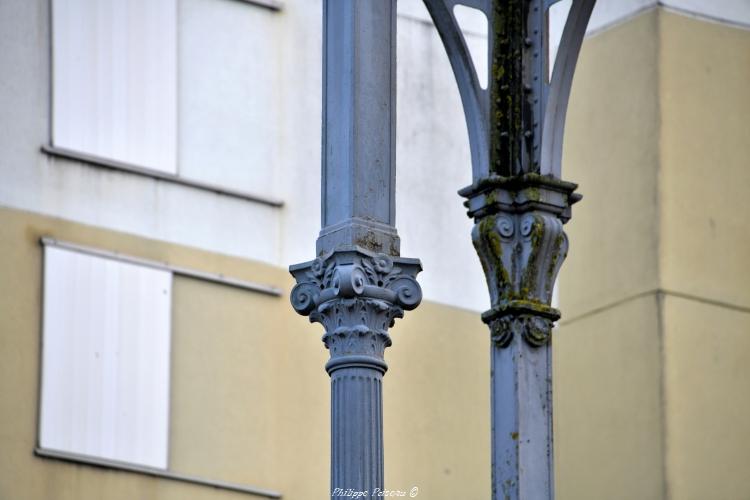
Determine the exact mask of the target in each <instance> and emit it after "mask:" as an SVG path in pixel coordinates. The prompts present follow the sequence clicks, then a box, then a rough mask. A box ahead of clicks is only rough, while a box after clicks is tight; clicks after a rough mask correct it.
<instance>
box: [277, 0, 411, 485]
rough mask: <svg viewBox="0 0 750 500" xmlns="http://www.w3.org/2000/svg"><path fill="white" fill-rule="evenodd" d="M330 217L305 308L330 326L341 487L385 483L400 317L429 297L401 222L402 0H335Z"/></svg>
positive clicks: (300, 294) (326, 136) (307, 278)
mask: <svg viewBox="0 0 750 500" xmlns="http://www.w3.org/2000/svg"><path fill="white" fill-rule="evenodd" d="M323 23H324V35H323V54H324V56H323V67H324V69H323V72H324V78H323V80H324V84H323V89H324V90H323V159H322V160H323V168H322V170H323V182H322V229H321V231H320V236H319V237H318V241H317V255H318V257H317V258H316V259H315V260H312V261H310V262H305V263H302V264H297V265H293V266H291V267H290V271H291V273H292V275H293V276H294V278H295V279H296V281H297V285H296V286H295V287H294V289H293V290H292V293H291V301H292V305H293V306H294V309H295V310H296V311H297V312H298V313H300V314H303V315H308V316H309V317H310V321H312V322H318V323H321V324H322V325H323V327H324V328H325V334H324V335H323V342H324V344H325V346H326V348H328V350H329V351H330V356H331V357H330V360H329V361H328V363H327V364H326V370H327V371H328V373H329V374H330V376H331V497H332V498H352V495H356V494H359V495H360V496H359V497H360V498H362V497H364V498H371V497H373V496H376V495H377V491H378V490H380V491H382V490H383V417H382V414H383V413H382V412H383V410H382V408H383V401H382V377H383V374H384V373H385V371H386V369H387V365H386V363H385V360H384V351H385V348H386V347H388V346H390V345H391V339H390V337H389V335H388V328H389V327H390V326H392V325H393V321H394V320H395V319H396V318H400V317H402V316H403V314H404V310H409V309H414V308H415V307H417V305H418V304H419V302H420V300H421V298H422V292H421V290H420V287H419V284H418V283H417V281H416V279H415V277H416V275H417V273H418V272H419V271H420V270H421V265H420V263H419V260H417V259H407V258H401V257H399V239H398V235H397V233H396V228H395V227H394V224H395V219H396V217H395V173H396V171H395V168H396V166H395V150H396V144H395V130H396V117H395V113H396V106H395V99H396V92H395V87H396V82H395V77H396V71H395V44H396V1H395V0H377V1H372V0H325V2H324V10H323Z"/></svg>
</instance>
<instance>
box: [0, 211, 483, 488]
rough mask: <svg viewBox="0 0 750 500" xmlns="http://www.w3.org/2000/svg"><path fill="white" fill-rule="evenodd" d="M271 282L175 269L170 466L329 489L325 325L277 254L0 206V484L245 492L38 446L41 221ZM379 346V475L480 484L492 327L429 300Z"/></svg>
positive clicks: (83, 240)
mask: <svg viewBox="0 0 750 500" xmlns="http://www.w3.org/2000/svg"><path fill="white" fill-rule="evenodd" d="M45 235H46V236H52V237H54V238H57V239H60V240H66V241H71V242H74V243H78V244H83V245H88V246H94V247H97V248H102V249H106V250H114V251H119V252H122V253H125V254H129V255H134V256H137V257H142V258H149V259H154V260H160V261H167V262H170V263H172V264H175V265H179V266H184V267H191V268H195V269H200V270H205V271H210V272H217V273H222V274H224V275H227V276H232V277H236V278H241V279H246V280H251V281H257V282H262V283H270V284H274V285H276V286H279V287H281V288H282V289H284V291H285V295H284V296H283V297H280V298H275V297H269V296H264V295H260V294H255V293H252V292H246V291H241V290H237V289H232V288H228V287H225V286H222V285H217V284H212V283H207V282H202V281H197V280H194V279H189V278H184V277H179V276H178V277H175V281H174V293H173V340H172V395H171V429H170V432H171V434H170V463H171V469H172V470H174V471H176V472H179V473H184V474H191V475H195V476H199V477H203V478H208V479H214V480H224V481H230V482H235V483H241V484H250V485H254V486H259V487H264V488H268V489H275V490H278V491H281V492H282V493H283V494H284V498H287V499H298V500H308V499H313V498H325V497H326V496H327V493H328V483H329V457H330V454H329V438H330V431H329V404H330V397H329V379H328V375H327V374H326V373H325V370H324V368H323V366H324V364H325V361H326V360H327V357H328V355H327V351H325V349H324V347H323V345H322V343H321V341H320V337H321V335H322V327H320V326H319V325H310V324H309V323H308V321H307V318H303V317H301V316H298V315H296V314H295V313H294V312H293V310H292V309H291V306H290V305H289V303H288V291H289V289H290V288H291V285H292V281H291V277H290V276H289V275H288V273H287V272H286V271H285V270H284V269H278V268H273V267H270V266H266V265H260V264H257V263H252V262H248V261H245V260H242V259H236V258H230V257H226V256H222V255H217V254H211V253H206V252H202V251H199V250H195V249H191V248H186V247H181V246H176V245H172V244H167V243H163V242H158V241H153V240H146V239H143V238H139V237H135V236H132V235H126V234H122V233H115V232H111V231H106V230H102V229H95V228H92V227H87V226H82V225H79V224H75V223H71V222H66V221H63V220H60V219H53V218H49V217H43V216H38V215H33V214H29V213H25V212H19V211H14V210H9V209H0V255H2V256H3V259H2V260H0V283H2V286H3V293H2V294H0V394H2V396H3V397H2V398H1V399H0V422H1V423H2V425H0V444H1V446H2V453H0V499H3V500H5V499H8V500H36V499H38V500H50V499H54V500H88V499H91V500H94V499H96V500H100V499H117V500H120V499H122V500H134V499H138V500H152V499H153V500H155V499H159V500H169V499H175V500H177V499H179V500H184V499H186V498H189V499H191V500H202V499H212V500H213V499H224V498H226V499H230V498H250V496H248V495H247V494H242V493H233V492H228V491H223V490H218V489H215V488H211V487H206V486H199V485H191V484H186V483H182V482H177V481H174V480H169V479H155V478H152V477H148V476H144V475H141V474H138V473H130V472H122V471H112V470H107V469H101V468H97V467H92V466H89V465H77V464H73V463H69V462H63V461H58V460H53V459H48V458H40V457H36V456H34V454H33V450H34V446H35V443H36V415H37V399H38V374H39V347H40V346H39V341H40V328H41V327H40V318H41V306H42V304H41V280H42V274H41V273H42V248H41V246H40V244H39V238H40V237H41V236H45ZM392 335H393V342H394V346H393V347H392V348H391V349H389V350H388V351H387V353H386V357H387V360H388V361H389V363H390V369H389V372H388V373H387V374H386V377H385V390H384V399H385V408H384V422H385V429H386V431H385V448H386V450H385V458H386V464H387V466H386V487H388V488H392V489H407V490H408V489H410V488H411V487H413V486H417V487H418V488H419V491H420V497H421V498H429V499H445V500H448V499H455V498H465V499H481V498H485V497H486V493H487V491H489V473H490V467H489V434H490V428H489V411H488V409H489V390H488V386H489V359H488V344H489V339H488V335H487V332H486V327H485V326H484V325H483V324H482V323H481V322H480V321H479V319H478V317H477V315H476V314H475V313H472V312H468V311H464V310H460V309H455V308H451V307H448V306H444V305H438V304H433V303H429V302H428V303H425V304H422V306H421V307H420V308H419V309H418V310H417V311H413V312H411V313H409V314H407V316H406V318H405V319H403V320H399V321H398V322H397V325H396V327H395V328H393V329H392Z"/></svg>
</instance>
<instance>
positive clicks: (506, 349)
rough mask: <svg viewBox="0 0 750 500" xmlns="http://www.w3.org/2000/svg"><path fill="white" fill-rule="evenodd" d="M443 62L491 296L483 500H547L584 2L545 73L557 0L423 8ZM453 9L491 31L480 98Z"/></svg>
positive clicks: (432, 1)
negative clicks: (488, 493) (463, 126)
mask: <svg viewBox="0 0 750 500" xmlns="http://www.w3.org/2000/svg"><path fill="white" fill-rule="evenodd" d="M424 1H425V5H426V6H427V8H428V10H429V11H430V14H431V16H432V19H433V21H434V22H435V26H436V27H437V29H438V32H439V33H440V36H441V38H442V40H443V44H444V45H445V48H446V51H447V52H448V58H449V60H450V62H451V66H452V67H453V72H454V74H455V76H456V80H457V82H458V88H459V92H460V94H461V100H462V102H463V106H464V113H465V115H466V120H467V125H468V130H469V141H470V144H471V160H472V172H473V179H474V182H473V184H472V185H471V186H468V187H466V188H464V189H462V190H461V191H459V194H461V195H462V196H464V197H466V198H467V201H466V202H465V205H466V207H467V208H468V209H469V216H470V217H472V218H473V219H474V221H475V225H474V229H473V232H472V240H473V242H474V247H475V248H476V250H477V253H478V254H479V259H480V261H481V263H482V267H483V269H484V273H485V276H486V279H487V285H488V288H489V292H490V301H491V308H490V310H488V311H486V312H484V313H483V314H482V320H483V321H484V322H485V323H487V325H488V326H489V328H490V333H491V339H492V347H491V359H492V380H491V394H492V498H493V499H494V500H501V499H502V500H519V499H523V500H551V499H553V498H554V478H553V471H554V467H553V454H552V359H551V347H550V341H551V331H552V326H553V323H554V321H555V320H557V319H558V318H559V317H560V312H559V311H557V310H556V309H554V308H552V307H551V300H552V289H553V286H554V283H555V279H556V277H557V272H558V270H559V269H560V266H561V265H562V262H563V260H564V259H565V256H566V253H567V250H568V241H567V238H566V236H565V233H564V232H563V228H562V226H563V223H565V222H567V221H568V219H570V207H571V205H572V204H573V203H575V202H576V201H577V200H578V199H579V198H580V197H579V196H578V195H576V194H574V191H575V189H576V185H575V184H572V183H569V182H564V181H562V180H560V161H561V156H562V136H563V127H564V125H565V114H566V110H567V102H568V97H569V95H570V87H571V83H572V80H573V71H574V68H575V63H576V59H577V56H578V52H579V50H580V47H581V42H582V40H583V36H584V34H585V31H586V24H587V23H588V18H589V16H590V14H591V10H592V8H593V5H594V0H573V3H572V7H571V10H570V14H569V16H568V20H567V22H566V25H565V29H564V31H563V37H562V40H561V43H560V48H559V51H558V55H557V60H556V62H555V67H554V71H553V73H552V79H551V81H550V82H549V83H548V82H547V75H548V72H549V66H548V63H547V47H548V40H547V18H546V15H547V10H548V9H549V7H550V6H551V5H552V4H553V3H555V1H556V0H424ZM458 4H461V5H465V6H468V7H473V8H476V9H479V10H481V11H482V12H484V13H485V15H486V16H487V18H488V21H489V27H490V29H489V40H488V53H489V59H488V61H487V64H488V72H489V75H490V76H489V88H488V89H486V90H485V89H482V88H481V86H480V85H479V84H478V81H477V76H476V70H475V68H474V66H473V64H472V61H471V57H470V55H469V51H468V49H467V45H466V42H465V40H464V38H463V35H462V33H461V30H460V28H459V26H458V24H457V22H456V17H455V14H454V7H455V6H456V5H458Z"/></svg>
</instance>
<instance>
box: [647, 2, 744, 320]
mask: <svg viewBox="0 0 750 500" xmlns="http://www.w3.org/2000/svg"><path fill="white" fill-rule="evenodd" d="M660 22H661V32H662V46H661V74H662V75H661V96H662V99H661V109H662V120H663V125H662V127H663V132H662V158H663V179H662V183H661V185H662V187H661V190H662V193H661V198H662V200H663V202H662V204H663V209H662V211H663V219H662V225H661V231H662V238H663V246H662V252H661V267H662V277H663V278H662V279H663V283H664V286H665V288H667V289H672V290H677V291H680V292H683V293H689V294H692V295H697V296H700V297H705V298H710V299H713V300H721V301H726V302H730V303H733V304H738V305H744V306H750V287H749V286H748V285H747V278H748V277H750V258H748V256H750V222H749V221H748V214H750V168H748V157H750V121H749V117H750V91H749V90H748V89H750V30H747V29H739V28H732V27H729V26H724V25H720V24H716V23H711V22H706V21H700V20H696V19H691V18H689V17H685V16H680V15H676V14H671V13H669V12H662V13H661V14H660Z"/></svg>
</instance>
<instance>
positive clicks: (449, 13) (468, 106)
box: [424, 0, 491, 179]
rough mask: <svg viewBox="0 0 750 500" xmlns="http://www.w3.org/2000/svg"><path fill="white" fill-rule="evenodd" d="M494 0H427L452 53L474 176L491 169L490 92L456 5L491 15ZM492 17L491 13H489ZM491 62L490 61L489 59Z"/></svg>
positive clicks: (427, 4) (440, 32)
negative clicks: (479, 73)
mask: <svg viewBox="0 0 750 500" xmlns="http://www.w3.org/2000/svg"><path fill="white" fill-rule="evenodd" d="M490 1H491V0H424V3H425V6H426V7H427V10H428V11H429V13H430V16H431V17H432V22H433V23H434V24H435V27H436V28H437V31H438V34H439V35H440V38H441V39H442V41H443V45H444V47H445V51H446V52H447V54H448V60H449V61H450V64H451V68H452V69H453V74H454V75H455V78H456V82H457V83H458V92H459V94H460V95H461V103H462V104H463V108H464V116H465V117H466V126H467V128H468V131H469V146H470V149H471V169H472V172H473V177H474V179H478V178H480V177H482V176H485V175H487V174H488V173H489V150H490V146H489V133H488V130H489V102H488V101H489V92H488V91H487V90H485V89H483V88H482V87H481V85H479V78H478V77H477V71H476V68H475V67H474V63H473V62H472V59H471V54H470V53H469V48H468V46H467V45H466V40H464V36H463V33H462V32H461V28H460V27H459V25H458V21H457V20H456V16H455V13H454V8H455V6H456V5H463V6H466V7H471V8H474V9H477V10H480V11H482V12H483V13H484V14H485V16H488V9H489V7H490ZM488 17H489V16H488ZM488 65H489V62H488Z"/></svg>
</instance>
